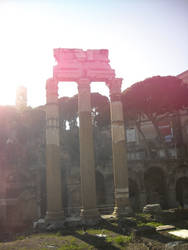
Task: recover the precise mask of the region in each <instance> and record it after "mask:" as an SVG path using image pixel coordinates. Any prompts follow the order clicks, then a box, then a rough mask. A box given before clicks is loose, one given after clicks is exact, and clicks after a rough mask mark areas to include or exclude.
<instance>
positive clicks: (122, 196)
mask: <svg viewBox="0 0 188 250" xmlns="http://www.w3.org/2000/svg"><path fill="white" fill-rule="evenodd" d="M121 84H122V79H120V78H116V79H113V80H112V81H110V83H109V89H110V98H111V103H110V110H111V133H112V157H113V171H114V187H115V208H114V214H116V215H124V214H128V213H130V206H129V188H128V166H127V154H126V148H125V128H124V119H123V107H122V102H121Z"/></svg>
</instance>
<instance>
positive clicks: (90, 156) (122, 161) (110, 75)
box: [46, 48, 130, 222]
mask: <svg viewBox="0 0 188 250" xmlns="http://www.w3.org/2000/svg"><path fill="white" fill-rule="evenodd" d="M54 57H55V59H56V61H57V65H56V66H54V69H53V78H51V79H49V80H47V83H46V96H47V104H46V166H47V168H46V171H47V213H46V221H58V220H63V219H64V211H63V207H62V194H61V172H60V162H59V159H60V147H59V146H60V143H59V141H60V131H59V130H60V128H59V111H58V83H59V82H67V81H70V82H76V83H77V84H78V113H79V138H80V174H81V200H82V209H81V213H80V215H81V217H82V218H83V219H84V221H86V222H89V221H96V220H98V219H99V212H98V209H97V206H96V180H95V159H94V149H93V134H92V123H91V100H90V83H91V82H105V83H106V84H107V86H108V87H109V90H110V99H111V105H110V110H111V132H112V151H113V172H114V187H115V208H114V214H116V215H117V216H120V215H125V214H128V213H129V212H130V206H129V189H128V168H127V163H126V160H127V159H126V150H125V132H124V122H123V111H122V103H121V98H120V97H121V84H122V79H121V78H116V77H115V71H114V70H113V69H111V67H110V65H109V59H108V50H87V51H83V50H82V49H61V48H60V49H54Z"/></svg>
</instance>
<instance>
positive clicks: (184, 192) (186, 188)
mask: <svg viewBox="0 0 188 250" xmlns="http://www.w3.org/2000/svg"><path fill="white" fill-rule="evenodd" d="M176 200H177V201H178V202H179V205H180V206H182V207H184V206H188V177H187V176H184V177H181V178H179V179H178V180H177V181H176Z"/></svg>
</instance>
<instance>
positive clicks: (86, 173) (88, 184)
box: [78, 79, 98, 219]
mask: <svg viewBox="0 0 188 250" xmlns="http://www.w3.org/2000/svg"><path fill="white" fill-rule="evenodd" d="M90 98H91V96H90V81H89V80H88V79H80V80H79V81H78V113H79V125H80V128H79V136H80V174H81V195H82V210H81V216H82V217H84V219H94V218H96V219H97V218H98V209H97V208H96V182H95V162H94V148H93V132H92V122H91V100H90Z"/></svg>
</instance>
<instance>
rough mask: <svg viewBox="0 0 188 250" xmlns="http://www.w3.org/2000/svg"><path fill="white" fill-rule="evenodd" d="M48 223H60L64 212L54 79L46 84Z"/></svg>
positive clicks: (56, 86)
mask: <svg viewBox="0 0 188 250" xmlns="http://www.w3.org/2000/svg"><path fill="white" fill-rule="evenodd" d="M46 102H47V103H46V186H47V213H46V221H49V222H51V221H52V222H53V221H60V220H63V218H64V212H63V210H62V193H61V169H60V149H59V146H60V138H59V136H60V133H59V108H58V83H57V82H55V81H54V80H53V79H49V80H47V82H46Z"/></svg>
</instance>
